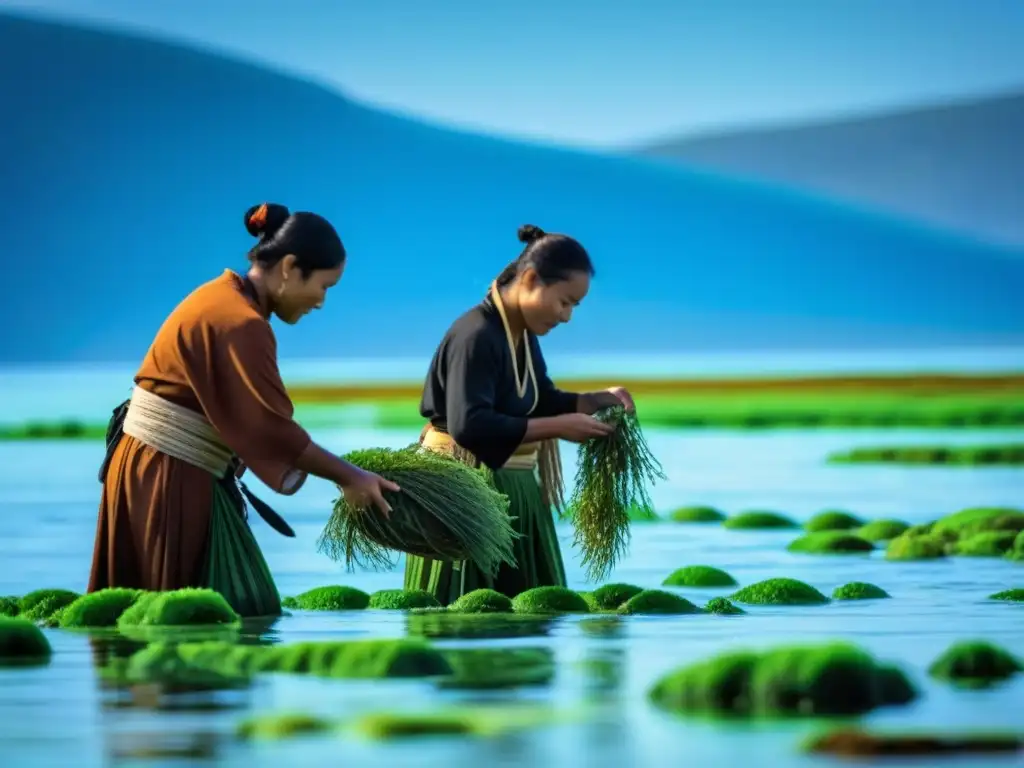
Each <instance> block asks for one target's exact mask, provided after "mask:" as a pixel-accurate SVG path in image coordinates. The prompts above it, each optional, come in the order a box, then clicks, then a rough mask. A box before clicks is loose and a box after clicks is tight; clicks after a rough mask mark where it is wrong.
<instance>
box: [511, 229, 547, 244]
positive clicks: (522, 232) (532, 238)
mask: <svg viewBox="0 0 1024 768" xmlns="http://www.w3.org/2000/svg"><path fill="white" fill-rule="evenodd" d="M544 234H545V233H544V230H543V229H541V228H540V227H537V226H534V225H533V224H523V226H521V227H520V228H519V232H518V236H519V242H520V243H526V244H527V245H529V244H530V243H535V242H537V241H538V240H540V239H541V238H542V237H544Z"/></svg>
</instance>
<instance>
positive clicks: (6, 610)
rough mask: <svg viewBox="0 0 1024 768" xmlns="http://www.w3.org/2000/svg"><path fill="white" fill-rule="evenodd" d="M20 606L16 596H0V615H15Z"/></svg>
mask: <svg viewBox="0 0 1024 768" xmlns="http://www.w3.org/2000/svg"><path fill="white" fill-rule="evenodd" d="M20 610H21V608H20V607H19V606H18V598H16V597H0V616H17V615H18V611H20Z"/></svg>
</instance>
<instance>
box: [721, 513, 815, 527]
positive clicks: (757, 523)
mask: <svg viewBox="0 0 1024 768" xmlns="http://www.w3.org/2000/svg"><path fill="white" fill-rule="evenodd" d="M722 525H723V526H725V527H726V528H729V529H730V530H736V531H742V530H751V531H753V530H762V529H771V528H799V527H800V526H798V525H797V524H796V523H795V522H793V520H791V519H790V518H788V517H786V516H785V515H783V514H780V513H778V512H772V511H770V510H760V509H753V510H750V511H748V512H740V513H739V514H737V515H733V516H732V517H727V518H726V519H725V521H724V522H723V523H722Z"/></svg>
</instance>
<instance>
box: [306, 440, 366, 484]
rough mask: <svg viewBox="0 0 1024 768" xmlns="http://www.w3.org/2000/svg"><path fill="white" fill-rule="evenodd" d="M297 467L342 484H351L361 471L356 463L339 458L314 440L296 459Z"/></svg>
mask: <svg viewBox="0 0 1024 768" xmlns="http://www.w3.org/2000/svg"><path fill="white" fill-rule="evenodd" d="M295 469H299V470H302V471H303V472H308V473H309V474H311V475H316V476H317V477H322V478H323V479H324V480H330V481H331V482H333V483H335V484H336V485H340V486H346V485H349V484H350V483H351V482H352V480H353V479H354V478H355V477H356V475H357V474H358V473H359V469H358V468H357V467H356V466H355V465H354V464H350V463H349V462H347V461H345V460H344V459H339V458H338V457H337V456H335V455H334V454H332V453H330V452H328V451H326V450H324V449H323V448H321V447H320V446H319V445H317V444H316V443H313V442H310V444H309V445H308V446H306V450H304V451H303V452H302V453H301V454H300V455H299V458H298V459H296V461H295Z"/></svg>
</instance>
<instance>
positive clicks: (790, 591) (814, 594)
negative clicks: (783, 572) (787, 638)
mask: <svg viewBox="0 0 1024 768" xmlns="http://www.w3.org/2000/svg"><path fill="white" fill-rule="evenodd" d="M732 599H733V600H734V601H735V602H737V603H745V604H746V605H821V604H823V603H827V602H828V601H829V600H828V598H827V597H825V596H824V595H823V594H821V592H819V591H818V590H816V589H815V588H814V587H812V586H811V585H810V584H805V583H804V582H802V581H798V580H797V579H787V578H785V577H781V578H775V579H765V580H764V581H759V582H757V583H756V584H750V585H749V586H746V587H743V589H741V590H739V591H738V592H736V593H735V594H733V595H732Z"/></svg>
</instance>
